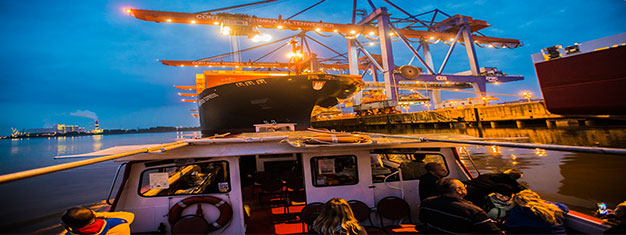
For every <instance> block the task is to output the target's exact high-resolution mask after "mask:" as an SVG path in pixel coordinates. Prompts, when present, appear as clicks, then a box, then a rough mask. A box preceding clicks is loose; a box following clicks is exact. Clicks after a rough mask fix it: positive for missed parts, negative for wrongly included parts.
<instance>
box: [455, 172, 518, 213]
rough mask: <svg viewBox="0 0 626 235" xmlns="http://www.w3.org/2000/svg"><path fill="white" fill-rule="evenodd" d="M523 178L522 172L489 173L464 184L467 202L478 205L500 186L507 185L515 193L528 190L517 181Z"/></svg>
mask: <svg viewBox="0 0 626 235" xmlns="http://www.w3.org/2000/svg"><path fill="white" fill-rule="evenodd" d="M521 177H522V172H520V171H518V170H515V169H509V170H506V171H504V172H502V173H488V174H482V175H479V176H478V177H476V178H474V179H472V180H470V181H466V182H464V183H465V184H466V185H467V196H466V197H465V199H466V200H468V201H470V202H472V203H474V204H476V205H478V204H480V203H481V201H482V199H483V198H485V196H487V195H489V194H491V193H493V192H495V189H496V188H498V184H507V185H509V186H510V187H511V189H512V190H513V193H518V192H519V191H522V190H524V189H526V187H525V186H524V185H522V184H520V183H519V182H517V180H519V179H520V178H521Z"/></svg>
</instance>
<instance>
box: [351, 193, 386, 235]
mask: <svg viewBox="0 0 626 235" xmlns="http://www.w3.org/2000/svg"><path fill="white" fill-rule="evenodd" d="M348 204H349V205H350V208H351V209H352V213H354V218H355V219H356V220H358V221H359V223H361V222H363V221H365V220H366V219H367V220H368V221H369V222H370V225H371V226H363V225H362V226H363V228H364V229H365V231H366V232H367V234H387V232H385V230H383V229H381V228H379V227H376V226H373V225H374V223H372V218H371V217H370V214H371V213H372V210H371V209H370V207H369V206H367V204H365V203H364V202H362V201H359V200H350V201H348Z"/></svg>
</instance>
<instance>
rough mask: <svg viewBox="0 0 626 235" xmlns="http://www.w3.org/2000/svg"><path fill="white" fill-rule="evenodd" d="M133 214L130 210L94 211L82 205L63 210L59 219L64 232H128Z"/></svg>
mask: <svg viewBox="0 0 626 235" xmlns="http://www.w3.org/2000/svg"><path fill="white" fill-rule="evenodd" d="M134 219H135V215H134V214H133V213H130V212H122V211H120V212H94V211H93V210H91V209H87V208H84V207H74V208H71V209H69V210H67V211H66V212H65V214H64V215H63V217H61V220H62V221H63V226H64V227H65V229H66V231H64V234H66V235H70V234H98V235H104V234H109V235H110V234H130V224H131V223H132V222H133V220H134Z"/></svg>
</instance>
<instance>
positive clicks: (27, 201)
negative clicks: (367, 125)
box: [0, 127, 626, 233]
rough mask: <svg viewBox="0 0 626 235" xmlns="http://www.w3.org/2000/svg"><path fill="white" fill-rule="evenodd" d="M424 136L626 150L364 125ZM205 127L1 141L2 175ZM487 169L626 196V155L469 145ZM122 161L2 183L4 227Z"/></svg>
mask: <svg viewBox="0 0 626 235" xmlns="http://www.w3.org/2000/svg"><path fill="white" fill-rule="evenodd" d="M363 131H370V132H383V133H390V134H404V135H413V136H419V134H420V133H440V134H444V135H445V134H446V133H450V134H465V135H471V136H476V137H479V136H482V137H487V138H496V137H497V138H502V137H523V138H526V139H524V140H523V141H522V142H529V143H548V144H566V145H577V146H602V147H620V148H626V127H611V128H593V129H592V128H561V129H547V128H532V129H530V128H529V129H517V128H496V129H492V128H485V129H476V128H466V129H414V128H398V129H376V130H363ZM197 135H199V133H198V132H189V133H182V132H178V133H176V132H171V133H148V134H127V135H98V136H79V137H58V138H31V139H3V140H0V174H7V173H12V172H17V171H22V170H28V169H33V168H38V167H44V166H51V165H56V164H61V163H66V162H71V161H76V160H78V159H59V160H54V156H59V155H70V154H80V153H87V152H93V151H97V150H101V149H105V148H109V147H112V146H116V145H131V144H154V143H169V142H174V141H176V140H180V139H181V138H183V137H190V136H197ZM466 149H467V150H468V151H469V152H470V154H471V156H472V158H473V159H474V162H475V164H476V166H477V169H478V170H479V171H480V172H481V173H485V172H495V171H502V170H505V169H509V168H516V169H519V170H521V171H522V172H523V173H524V176H523V177H522V181H523V182H525V183H526V184H527V185H528V186H529V187H530V188H531V189H532V190H535V191H537V192H539V193H540V194H541V195H542V197H543V198H544V199H547V200H553V201H559V202H563V203H565V204H567V205H568V206H569V207H570V208H572V209H576V210H579V211H581V212H585V213H590V212H591V211H593V210H594V209H595V203H596V202H599V201H604V202H606V203H607V205H608V207H610V208H614V207H615V205H617V204H618V203H619V202H621V201H624V200H626V185H625V183H624V180H625V179H626V156H616V155H601V154H582V153H569V152H560V151H549V150H547V151H546V150H541V149H513V148H504V147H502V148H501V147H496V146H481V147H478V146H473V147H467V148H466ZM117 166H118V164H117V163H115V162H112V161H109V162H103V163H98V164H94V165H90V166H86V167H81V168H75V169H71V170H67V171H62V172H57V173H53V174H49V175H45V176H40V177H35V178H30V179H25V180H21V181H17V182H11V183H7V184H1V185H0V208H1V210H0V231H2V233H4V232H9V233H30V232H32V231H35V230H36V229H37V228H42V227H45V226H48V225H50V223H51V222H54V221H59V218H60V215H61V213H62V212H63V211H64V210H65V209H67V208H69V207H72V206H75V205H84V204H89V203H93V202H97V201H101V200H104V199H105V198H106V196H107V194H108V192H109V188H110V185H111V182H112V179H113V177H114V175H115V171H116V169H117Z"/></svg>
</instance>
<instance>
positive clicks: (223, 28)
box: [221, 26, 231, 35]
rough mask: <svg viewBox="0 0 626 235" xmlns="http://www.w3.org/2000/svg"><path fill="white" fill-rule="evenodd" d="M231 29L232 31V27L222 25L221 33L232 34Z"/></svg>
mask: <svg viewBox="0 0 626 235" xmlns="http://www.w3.org/2000/svg"><path fill="white" fill-rule="evenodd" d="M230 31H231V29H230V27H228V26H224V27H222V30H221V33H222V34H223V35H230Z"/></svg>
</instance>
